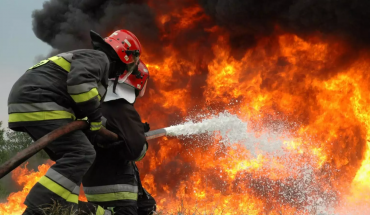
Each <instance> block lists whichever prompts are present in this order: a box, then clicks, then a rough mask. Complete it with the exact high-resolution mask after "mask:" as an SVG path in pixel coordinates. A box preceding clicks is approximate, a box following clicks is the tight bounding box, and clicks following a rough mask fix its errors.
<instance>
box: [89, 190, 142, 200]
mask: <svg viewBox="0 0 370 215" xmlns="http://www.w3.org/2000/svg"><path fill="white" fill-rule="evenodd" d="M85 196H86V198H87V200H88V201H90V202H110V201H116V200H135V201H136V200H137V193H130V192H118V193H104V194H94V195H91V194H90V195H88V194H85Z"/></svg>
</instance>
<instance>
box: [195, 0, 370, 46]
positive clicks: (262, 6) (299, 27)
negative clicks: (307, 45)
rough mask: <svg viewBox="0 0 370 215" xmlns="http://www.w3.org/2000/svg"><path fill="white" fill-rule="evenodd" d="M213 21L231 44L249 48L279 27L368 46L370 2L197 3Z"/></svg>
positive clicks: (278, 0) (261, 0)
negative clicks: (226, 31) (225, 33)
mask: <svg viewBox="0 0 370 215" xmlns="http://www.w3.org/2000/svg"><path fill="white" fill-rule="evenodd" d="M199 3H200V4H201V5H202V7H203V8H204V9H205V11H206V13H207V14H209V15H210V16H211V17H212V18H213V19H214V20H215V22H216V23H217V24H218V25H220V26H223V27H224V28H226V29H228V30H229V31H230V34H231V37H230V45H231V46H232V47H233V48H234V49H236V50H235V51H238V50H240V49H241V50H245V49H248V48H249V47H252V46H253V45H254V44H255V42H256V40H257V39H258V38H259V37H261V36H269V35H271V34H273V33H274V31H275V29H276V27H277V26H278V27H279V28H281V29H282V30H283V31H284V32H291V33H294V34H297V35H299V36H302V37H305V36H307V35H310V34H312V33H321V34H322V35H324V36H336V37H339V38H340V39H344V40H346V41H349V42H350V43H351V45H354V46H359V45H369V44H370V1H367V0H274V1H271V0H199Z"/></svg>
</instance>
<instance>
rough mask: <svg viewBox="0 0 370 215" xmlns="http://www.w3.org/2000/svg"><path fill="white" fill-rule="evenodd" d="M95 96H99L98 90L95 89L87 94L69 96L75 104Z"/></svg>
mask: <svg viewBox="0 0 370 215" xmlns="http://www.w3.org/2000/svg"><path fill="white" fill-rule="evenodd" d="M95 96H99V93H98V90H97V89H96V88H92V89H91V90H90V91H89V92H86V93H81V94H78V95H71V97H72V99H73V100H74V101H75V102H76V103H81V102H86V101H88V100H90V99H92V98H94V97H95Z"/></svg>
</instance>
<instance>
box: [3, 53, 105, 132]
mask: <svg viewBox="0 0 370 215" xmlns="http://www.w3.org/2000/svg"><path fill="white" fill-rule="evenodd" d="M108 73H109V60H108V57H107V56H106V54H105V53H103V52H101V51H97V50H90V49H81V50H75V51H70V52H65V53H62V54H58V55H57V56H54V57H51V58H49V59H46V60H43V61H41V62H40V63H38V64H36V65H34V66H32V67H31V68H29V69H28V70H27V71H26V73H25V74H23V76H22V77H20V78H19V79H18V81H17V82H16V83H15V84H14V85H13V87H12V89H11V92H10V95H9V98H8V114H9V128H11V129H13V130H22V127H24V126H35V125H46V124H50V123H53V121H54V120H61V119H75V118H76V117H77V118H83V117H86V116H87V117H89V119H90V121H92V122H93V121H95V120H96V121H99V120H100V118H101V111H100V100H101V98H102V97H104V95H105V93H106V88H107V83H108Z"/></svg>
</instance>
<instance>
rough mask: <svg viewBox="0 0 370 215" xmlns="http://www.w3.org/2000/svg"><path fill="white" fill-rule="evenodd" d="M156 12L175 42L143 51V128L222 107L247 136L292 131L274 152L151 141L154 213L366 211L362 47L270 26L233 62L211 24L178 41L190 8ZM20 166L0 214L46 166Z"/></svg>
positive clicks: (366, 60) (369, 170) (17, 206)
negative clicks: (201, 33) (279, 152)
mask: <svg viewBox="0 0 370 215" xmlns="http://www.w3.org/2000/svg"><path fill="white" fill-rule="evenodd" d="M151 7H153V8H155V7H154V6H153V5H151ZM157 14H158V17H157V21H158V23H157V24H158V25H159V27H160V29H162V31H163V32H162V36H163V37H164V38H166V40H167V41H173V43H172V44H165V46H166V48H165V50H166V54H165V55H164V56H161V57H162V58H163V59H162V60H161V61H158V60H157V59H154V56H155V55H154V54H153V53H149V54H146V55H145V54H144V56H143V58H144V61H145V62H146V63H148V66H149V69H150V74H151V79H150V80H151V82H150V83H149V86H148V90H147V94H146V97H144V98H142V99H141V100H139V101H138V104H137V108H138V110H139V112H140V113H141V115H142V117H143V119H145V121H148V122H149V123H150V124H151V127H152V129H156V128H160V127H166V126H169V125H171V124H173V123H176V122H180V121H181V120H183V119H185V118H186V117H188V116H190V115H192V116H193V115H196V114H197V113H202V114H204V113H207V114H212V113H217V112H220V111H224V110H227V111H228V112H230V113H233V114H237V115H238V116H239V118H241V119H243V120H244V121H246V122H248V123H249V127H250V128H248V129H250V130H251V131H254V132H255V133H256V135H259V134H261V133H262V132H264V131H266V130H271V129H273V128H274V125H276V124H281V125H283V128H284V129H283V130H284V131H283V132H287V133H289V135H290V138H289V140H287V141H286V144H285V147H284V150H285V152H286V153H285V154H284V156H275V155H273V154H270V153H263V152H261V153H260V154H258V155H257V156H251V153H250V152H249V151H248V150H247V149H246V148H245V147H244V146H242V145H238V144H236V145H233V146H225V145H223V144H221V143H220V142H219V140H218V138H217V134H215V136H214V137H213V138H209V139H208V140H206V139H202V140H197V139H190V138H188V139H185V140H184V139H182V140H179V139H176V138H167V137H165V138H162V139H160V140H158V141H152V142H151V143H150V147H149V151H148V154H147V156H146V157H145V158H144V160H143V161H141V162H139V163H138V166H139V169H140V171H141V178H142V181H143V185H144V187H145V188H146V189H147V190H148V191H149V192H150V193H151V194H153V196H154V197H155V198H156V200H157V203H158V208H159V209H160V210H162V211H165V212H168V213H177V212H181V213H183V214H198V213H202V214H271V215H272V214H318V213H320V212H332V213H334V212H335V213H339V214H348V213H350V214H370V209H369V206H370V195H369V191H370V150H369V147H368V146H369V145H368V141H367V140H368V138H369V137H370V97H369V96H368V95H369V94H370V84H369V83H370V75H369V74H370V73H369V72H368V70H369V69H370V55H369V54H370V53H369V52H368V51H364V50H353V49H351V47H350V46H349V45H348V44H347V43H346V42H345V41H342V40H340V39H338V38H325V37H322V35H320V34H319V33H317V34H314V35H310V36H309V37H307V36H305V37H300V36H298V35H294V34H290V33H285V32H283V30H281V29H280V28H279V26H276V28H275V33H273V34H272V35H270V36H268V37H261V38H258V39H257V43H256V44H255V45H254V46H253V47H251V48H249V49H248V50H247V51H246V52H245V54H243V56H241V57H240V58H238V59H236V58H235V57H233V55H232V54H233V53H231V52H232V49H231V48H230V45H229V43H228V41H229V40H228V39H229V34H228V32H227V31H225V30H224V29H223V28H221V27H218V26H209V25H208V24H207V25H204V26H205V27H204V28H206V27H207V29H206V32H208V33H209V34H210V35H213V36H212V37H211V38H212V39H210V40H209V41H205V39H204V38H202V37H199V38H198V39H197V40H192V41H193V42H189V43H187V44H181V39H179V38H182V37H183V36H182V35H181V34H182V33H183V30H184V29H192V28H195V26H198V27H199V26H203V23H209V19H210V18H209V17H208V16H207V15H205V13H204V12H203V11H202V9H201V8H200V7H196V6H194V5H192V6H189V7H185V8H181V10H173V11H172V13H170V14H163V13H161V11H157ZM174 20H175V21H174ZM168 29H171V30H170V31H169V30H168ZM195 33H196V32H194V34H195ZM188 36H189V35H188ZM194 41H195V42H194ZM210 42H211V43H212V51H211V53H209V52H206V51H205V53H202V52H203V46H202V43H210ZM177 46H184V48H183V51H184V52H183V53H180V52H178V49H177V48H178V47H177ZM144 48H145V47H144ZM150 54H153V55H150ZM280 132H282V131H280ZM23 171H26V170H25V169H17V170H16V171H15V172H14V173H13V177H14V180H17V181H18V182H19V183H20V184H24V190H23V191H21V192H18V193H13V194H11V195H10V196H9V199H8V202H7V203H4V204H0V214H14V215H16V214H21V211H22V210H23V209H24V207H23V206H22V204H21V203H22V202H23V200H24V198H25V195H26V194H27V192H28V191H29V189H30V187H31V186H32V185H33V184H34V183H35V181H37V179H38V178H39V177H40V176H41V175H43V174H44V173H45V171H46V166H44V165H43V166H40V167H39V172H32V173H30V174H25V173H23ZM20 173H22V174H20ZM81 198H82V197H81Z"/></svg>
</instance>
